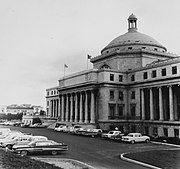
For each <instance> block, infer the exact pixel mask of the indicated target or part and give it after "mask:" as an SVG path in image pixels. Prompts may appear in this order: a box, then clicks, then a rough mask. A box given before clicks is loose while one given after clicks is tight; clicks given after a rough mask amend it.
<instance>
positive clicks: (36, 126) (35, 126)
mask: <svg viewBox="0 0 180 169" xmlns="http://www.w3.org/2000/svg"><path fill="white" fill-rule="evenodd" d="M29 127H31V128H45V127H46V126H45V125H43V124H42V123H34V124H31V125H29Z"/></svg>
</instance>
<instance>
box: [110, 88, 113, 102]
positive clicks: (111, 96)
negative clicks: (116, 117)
mask: <svg viewBox="0 0 180 169" xmlns="http://www.w3.org/2000/svg"><path fill="white" fill-rule="evenodd" d="M110 99H111V100H113V99H114V90H110Z"/></svg>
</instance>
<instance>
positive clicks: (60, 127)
mask: <svg viewBox="0 0 180 169" xmlns="http://www.w3.org/2000/svg"><path fill="white" fill-rule="evenodd" d="M66 127H67V126H66V125H61V126H59V127H56V128H54V131H63V130H64V129H65V128H66Z"/></svg>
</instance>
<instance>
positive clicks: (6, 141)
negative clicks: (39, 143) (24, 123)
mask: <svg viewBox="0 0 180 169" xmlns="http://www.w3.org/2000/svg"><path fill="white" fill-rule="evenodd" d="M31 137H32V136H31V135H19V136H13V137H11V138H9V139H4V140H2V141H0V146H1V147H7V148H8V149H12V146H13V145H15V144H17V143H19V144H20V143H21V142H22V143H24V142H27V141H28V140H30V138H31Z"/></svg>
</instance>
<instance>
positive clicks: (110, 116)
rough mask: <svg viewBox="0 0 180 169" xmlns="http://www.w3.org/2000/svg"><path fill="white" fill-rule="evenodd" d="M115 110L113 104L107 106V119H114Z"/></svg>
mask: <svg viewBox="0 0 180 169" xmlns="http://www.w3.org/2000/svg"><path fill="white" fill-rule="evenodd" d="M115 110H116V105H115V104H109V119H114V118H115Z"/></svg>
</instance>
